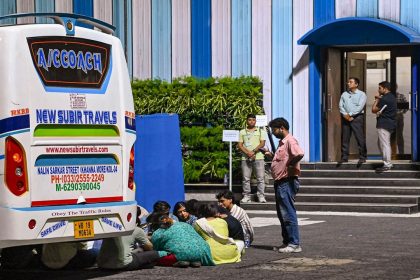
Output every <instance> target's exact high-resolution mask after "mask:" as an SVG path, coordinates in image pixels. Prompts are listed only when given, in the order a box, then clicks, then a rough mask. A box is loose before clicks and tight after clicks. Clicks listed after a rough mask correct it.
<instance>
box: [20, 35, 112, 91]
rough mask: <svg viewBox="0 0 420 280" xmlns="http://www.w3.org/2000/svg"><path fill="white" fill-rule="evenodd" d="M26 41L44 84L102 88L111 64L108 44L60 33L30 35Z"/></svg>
mask: <svg viewBox="0 0 420 280" xmlns="http://www.w3.org/2000/svg"><path fill="white" fill-rule="evenodd" d="M27 41H28V45H29V49H30V52H31V56H32V61H33V64H34V66H35V69H36V70H37V72H38V74H39V77H40V78H41V80H42V82H43V83H44V85H45V86H48V87H68V88H87V89H99V88H101V86H102V84H103V82H104V80H105V78H106V76H107V73H108V70H109V68H110V60H111V57H110V56H111V46H110V45H108V44H105V43H102V42H97V41H92V40H87V39H82V38H74V37H60V36H52V37H31V38H27Z"/></svg>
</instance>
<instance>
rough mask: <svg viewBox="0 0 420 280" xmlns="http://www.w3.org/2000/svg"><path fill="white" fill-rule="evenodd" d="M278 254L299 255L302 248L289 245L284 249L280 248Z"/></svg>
mask: <svg viewBox="0 0 420 280" xmlns="http://www.w3.org/2000/svg"><path fill="white" fill-rule="evenodd" d="M279 252H280V253H300V252H302V247H300V246H299V245H292V244H289V245H287V246H286V247H284V248H280V249H279Z"/></svg>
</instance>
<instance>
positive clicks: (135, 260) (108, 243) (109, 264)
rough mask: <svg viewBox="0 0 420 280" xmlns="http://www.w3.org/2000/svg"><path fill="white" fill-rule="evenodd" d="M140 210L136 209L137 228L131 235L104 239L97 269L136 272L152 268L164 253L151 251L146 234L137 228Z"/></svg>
mask: <svg viewBox="0 0 420 280" xmlns="http://www.w3.org/2000/svg"><path fill="white" fill-rule="evenodd" d="M140 216H141V209H140V207H137V220H136V223H137V226H136V227H135V228H134V231H133V233H132V234H131V235H127V236H119V237H114V238H105V239H104V240H103V242H102V247H101V249H100V251H99V255H98V267H99V268H103V269H119V270H136V269H141V268H150V267H153V265H154V263H155V262H156V261H157V259H159V258H160V257H162V256H165V255H167V254H166V252H157V251H154V250H153V245H152V243H151V242H150V241H149V239H148V238H147V235H146V233H145V232H144V231H143V230H142V229H141V228H140V227H138V225H139V223H140V220H139V218H138V217H140Z"/></svg>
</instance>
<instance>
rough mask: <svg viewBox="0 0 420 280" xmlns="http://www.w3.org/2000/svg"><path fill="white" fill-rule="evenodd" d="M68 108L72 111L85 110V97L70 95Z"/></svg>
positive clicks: (83, 95)
mask: <svg viewBox="0 0 420 280" xmlns="http://www.w3.org/2000/svg"><path fill="white" fill-rule="evenodd" d="M70 108H72V109H86V108H87V104H86V95H85V94H70Z"/></svg>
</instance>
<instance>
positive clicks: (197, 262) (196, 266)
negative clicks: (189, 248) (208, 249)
mask: <svg viewBox="0 0 420 280" xmlns="http://www.w3.org/2000/svg"><path fill="white" fill-rule="evenodd" d="M190 266H191V267H194V268H198V267H200V266H201V262H200V261H196V262H190Z"/></svg>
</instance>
